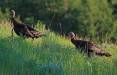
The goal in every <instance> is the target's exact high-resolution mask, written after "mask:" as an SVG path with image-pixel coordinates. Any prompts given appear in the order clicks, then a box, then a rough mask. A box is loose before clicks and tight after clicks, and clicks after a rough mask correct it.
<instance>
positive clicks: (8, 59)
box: [0, 38, 65, 75]
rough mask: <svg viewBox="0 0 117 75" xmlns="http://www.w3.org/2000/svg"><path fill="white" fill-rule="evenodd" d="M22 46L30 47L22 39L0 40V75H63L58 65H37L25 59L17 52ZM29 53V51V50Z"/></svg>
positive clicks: (31, 60) (33, 61)
mask: <svg viewBox="0 0 117 75" xmlns="http://www.w3.org/2000/svg"><path fill="white" fill-rule="evenodd" d="M23 45H25V46H27V45H28V46H27V47H29V46H31V47H32V45H31V44H29V43H28V42H27V41H26V40H24V39H22V38H14V39H11V38H4V39H0V74H2V75H65V74H64V71H63V69H62V67H60V66H59V65H56V64H37V63H36V61H35V60H33V59H30V58H27V57H25V56H24V55H23V54H22V52H21V51H19V50H21V49H20V47H22V46H23ZM23 47H24V46H23ZM23 47H22V48H23ZM31 47H30V48H31ZM29 52H31V51H30V50H29Z"/></svg>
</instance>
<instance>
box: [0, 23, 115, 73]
mask: <svg viewBox="0 0 117 75" xmlns="http://www.w3.org/2000/svg"><path fill="white" fill-rule="evenodd" d="M42 30H43V29H42ZM43 31H44V30H43ZM44 32H45V33H46V36H45V37H42V38H38V39H35V40H32V39H23V38H20V37H18V36H16V35H15V33H14V37H11V27H10V24H9V22H1V23H0V75H117V46H116V45H113V44H107V43H103V44H100V46H101V47H103V48H104V49H106V50H107V51H108V52H110V53H111V54H112V57H109V58H106V57H97V56H95V57H93V58H88V57H87V56H85V55H83V54H81V53H79V52H78V50H77V49H75V47H74V46H73V45H72V43H71V42H70V41H69V40H68V39H67V38H65V37H62V36H59V35H57V34H55V33H53V32H50V31H44Z"/></svg>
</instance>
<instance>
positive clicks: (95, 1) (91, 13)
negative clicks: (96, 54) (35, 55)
mask: <svg viewBox="0 0 117 75" xmlns="http://www.w3.org/2000/svg"><path fill="white" fill-rule="evenodd" d="M110 1H112V3H113V4H114V3H116V0H110ZM0 7H1V10H2V11H4V10H5V8H8V9H14V10H16V13H17V15H20V18H21V20H22V21H25V23H29V24H34V25H35V24H36V23H37V21H38V20H40V21H42V22H43V23H45V25H46V26H47V27H49V28H50V29H52V30H54V31H56V32H59V33H61V34H67V33H68V32H70V31H74V32H76V33H77V34H78V35H81V36H84V37H89V38H91V39H94V38H95V39H98V38H100V39H102V40H111V38H114V39H117V37H116V36H115V35H116V33H115V32H117V28H115V27H116V24H114V22H113V20H112V11H113V10H112V8H111V5H110V3H108V0H43V1H42V0H25V1H24V0H17V1H16V0H2V1H0Z"/></svg>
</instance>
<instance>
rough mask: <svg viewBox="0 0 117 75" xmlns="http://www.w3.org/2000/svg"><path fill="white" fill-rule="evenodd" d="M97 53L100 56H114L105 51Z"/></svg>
mask: <svg viewBox="0 0 117 75" xmlns="http://www.w3.org/2000/svg"><path fill="white" fill-rule="evenodd" d="M95 54H96V55H98V56H106V57H110V56H112V55H111V54H110V53H108V52H104V51H99V52H95Z"/></svg>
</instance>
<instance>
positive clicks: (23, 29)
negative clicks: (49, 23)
mask: <svg viewBox="0 0 117 75" xmlns="http://www.w3.org/2000/svg"><path fill="white" fill-rule="evenodd" d="M11 15H12V17H11V22H12V23H13V30H14V32H15V33H16V34H17V35H18V36H22V37H24V38H38V37H41V36H43V35H44V33H42V32H39V31H37V30H36V29H34V28H32V27H31V26H29V25H27V24H23V23H19V22H17V21H16V20H15V11H14V10H11Z"/></svg>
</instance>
